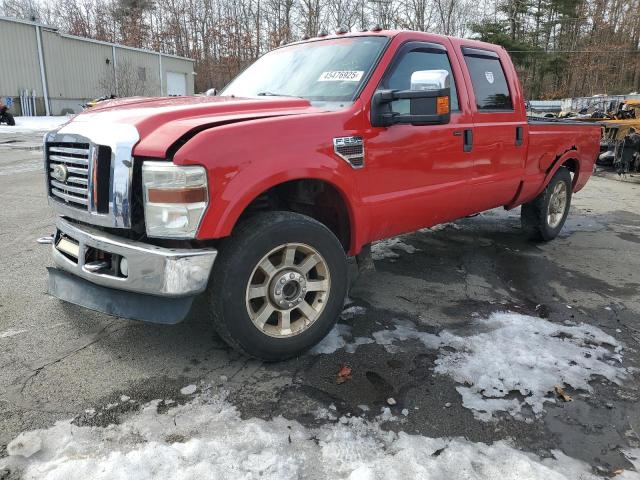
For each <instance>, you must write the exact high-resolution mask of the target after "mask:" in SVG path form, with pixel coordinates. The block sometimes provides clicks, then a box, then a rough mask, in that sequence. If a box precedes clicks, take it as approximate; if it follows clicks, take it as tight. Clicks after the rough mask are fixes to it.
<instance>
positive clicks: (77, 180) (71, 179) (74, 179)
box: [67, 177, 89, 191]
mask: <svg viewBox="0 0 640 480" xmlns="http://www.w3.org/2000/svg"><path fill="white" fill-rule="evenodd" d="M67 183H75V184H78V185H84V186H85V187H86V186H87V184H88V183H89V181H88V179H86V178H82V177H69V178H67ZM85 191H86V188H85Z"/></svg>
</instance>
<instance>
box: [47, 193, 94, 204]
mask: <svg viewBox="0 0 640 480" xmlns="http://www.w3.org/2000/svg"><path fill="white" fill-rule="evenodd" d="M51 193H52V194H53V195H55V196H56V197H60V198H62V199H63V200H66V201H67V202H73V203H78V204H80V205H84V206H87V205H89V200H87V199H86V198H82V197H76V196H74V195H69V194H66V193H64V192H61V191H59V190H56V189H52V190H51Z"/></svg>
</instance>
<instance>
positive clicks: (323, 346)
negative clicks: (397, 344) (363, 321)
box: [309, 305, 373, 355]
mask: <svg viewBox="0 0 640 480" xmlns="http://www.w3.org/2000/svg"><path fill="white" fill-rule="evenodd" d="M366 312H367V310H366V308H364V307H360V306H358V305H354V306H351V307H348V308H345V309H344V310H343V311H342V313H341V314H340V317H341V318H343V319H344V320H351V319H353V318H354V317H356V316H361V315H364V314H365V313H366ZM352 339H353V335H352V334H351V326H349V325H345V324H343V323H337V324H336V325H335V326H334V327H333V329H332V330H331V331H330V332H329V334H328V335H327V336H326V337H324V338H323V339H322V341H320V343H318V344H317V345H316V346H315V347H313V348H312V349H311V350H310V351H309V352H310V353H312V354H315V355H318V354H321V353H324V354H329V353H333V352H335V351H337V350H340V349H341V348H344V349H345V350H346V352H347V353H354V352H355V351H356V349H357V348H358V346H359V345H364V344H367V343H373V340H372V339H370V338H368V337H357V338H355V339H353V340H352Z"/></svg>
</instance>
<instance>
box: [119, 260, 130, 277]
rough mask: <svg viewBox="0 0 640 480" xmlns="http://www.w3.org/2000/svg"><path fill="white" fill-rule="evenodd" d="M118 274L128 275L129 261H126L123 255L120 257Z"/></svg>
mask: <svg viewBox="0 0 640 480" xmlns="http://www.w3.org/2000/svg"><path fill="white" fill-rule="evenodd" d="M120 274H121V275H122V276H123V277H128V276H129V262H127V259H126V258H124V257H122V259H120Z"/></svg>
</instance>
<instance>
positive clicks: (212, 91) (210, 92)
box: [205, 88, 218, 97]
mask: <svg viewBox="0 0 640 480" xmlns="http://www.w3.org/2000/svg"><path fill="white" fill-rule="evenodd" d="M205 95H206V96H207V97H215V96H216V95H218V90H216V89H215V88H210V89H209V90H207V92H206V93H205Z"/></svg>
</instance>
